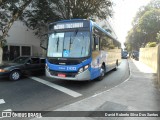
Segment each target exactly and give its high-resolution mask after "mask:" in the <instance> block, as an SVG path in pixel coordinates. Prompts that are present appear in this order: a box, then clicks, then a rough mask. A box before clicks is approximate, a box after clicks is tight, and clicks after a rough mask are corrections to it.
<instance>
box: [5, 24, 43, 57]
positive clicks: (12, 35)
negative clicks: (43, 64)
mask: <svg viewBox="0 0 160 120" xmlns="http://www.w3.org/2000/svg"><path fill="white" fill-rule="evenodd" d="M8 35H9V36H8V37H7V38H6V39H7V46H5V47H4V48H3V60H6V59H7V57H8V56H9V59H10V60H12V59H14V58H15V57H17V56H24V55H31V56H42V55H43V49H42V48H41V47H40V38H38V37H37V36H36V35H35V34H34V31H33V30H30V29H29V28H27V27H26V25H24V23H23V22H21V21H15V22H14V24H13V25H12V27H11V29H10V30H9V33H8ZM8 53H9V54H8Z"/></svg>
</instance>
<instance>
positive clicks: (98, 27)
mask: <svg viewBox="0 0 160 120" xmlns="http://www.w3.org/2000/svg"><path fill="white" fill-rule="evenodd" d="M75 21H89V22H90V23H91V25H92V26H94V27H96V28H97V29H99V30H100V31H102V32H104V33H105V34H106V35H108V36H109V37H110V38H112V39H114V40H116V41H118V40H117V39H116V38H114V37H113V36H112V35H111V34H110V33H109V32H108V31H106V30H105V29H103V28H102V27H100V26H99V25H98V24H97V23H95V22H93V21H92V20H87V19H69V20H60V21H57V22H53V23H50V24H49V25H52V24H55V23H64V22H75ZM118 42H119V41H118Z"/></svg>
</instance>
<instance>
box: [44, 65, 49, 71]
mask: <svg viewBox="0 0 160 120" xmlns="http://www.w3.org/2000/svg"><path fill="white" fill-rule="evenodd" d="M45 67H46V70H47V71H49V68H48V65H47V63H46V66H45Z"/></svg>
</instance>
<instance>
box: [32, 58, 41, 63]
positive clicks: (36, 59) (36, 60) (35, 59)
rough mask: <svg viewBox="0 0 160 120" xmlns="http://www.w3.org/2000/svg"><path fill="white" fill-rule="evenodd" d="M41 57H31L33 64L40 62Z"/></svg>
mask: <svg viewBox="0 0 160 120" xmlns="http://www.w3.org/2000/svg"><path fill="white" fill-rule="evenodd" d="M39 62H40V61H39V58H31V64H39Z"/></svg>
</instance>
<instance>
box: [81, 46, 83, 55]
mask: <svg viewBox="0 0 160 120" xmlns="http://www.w3.org/2000/svg"><path fill="white" fill-rule="evenodd" d="M82 52H83V47H82V49H81V55H82Z"/></svg>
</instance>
